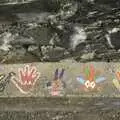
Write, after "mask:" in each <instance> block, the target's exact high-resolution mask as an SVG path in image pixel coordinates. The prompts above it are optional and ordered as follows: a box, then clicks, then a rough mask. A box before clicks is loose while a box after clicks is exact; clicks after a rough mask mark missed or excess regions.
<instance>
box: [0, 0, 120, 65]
mask: <svg viewBox="0 0 120 120" xmlns="http://www.w3.org/2000/svg"><path fill="white" fill-rule="evenodd" d="M7 3H8V2H6V4H5V2H4V4H3V5H2V2H1V7H0V60H1V63H14V62H32V61H50V62H54V61H61V60H63V59H74V60H76V61H80V62H87V61H108V62H109V61H119V56H120V54H119V48H120V45H119V38H120V32H119V31H120V29H119V27H120V7H119V5H120V2H119V1H117V0H111V1H108V0H105V1H100V0H88V1H87V0H86V1H82V0H81V1H74V0H67V1H64V0H63V1H61V0H54V1H53V0H49V1H47V0H40V1H31V2H30V3H22V2H21V3H22V4H17V3H16V4H14V5H13V4H9V5H8V4H7ZM19 3H20V2H19Z"/></svg>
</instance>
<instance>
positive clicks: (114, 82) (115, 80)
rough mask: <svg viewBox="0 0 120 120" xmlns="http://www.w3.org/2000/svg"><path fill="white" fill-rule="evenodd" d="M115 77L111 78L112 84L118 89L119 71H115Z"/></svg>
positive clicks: (119, 82) (119, 86)
mask: <svg viewBox="0 0 120 120" xmlns="http://www.w3.org/2000/svg"><path fill="white" fill-rule="evenodd" d="M115 74H116V78H115V79H113V84H114V86H115V87H116V88H117V89H118V90H119V91H120V71H118V72H116V73H115Z"/></svg>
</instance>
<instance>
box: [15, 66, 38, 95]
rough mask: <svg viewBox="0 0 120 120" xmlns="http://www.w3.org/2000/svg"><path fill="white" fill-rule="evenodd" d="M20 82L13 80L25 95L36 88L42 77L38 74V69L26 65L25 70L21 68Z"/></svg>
mask: <svg viewBox="0 0 120 120" xmlns="http://www.w3.org/2000/svg"><path fill="white" fill-rule="evenodd" d="M18 72H19V81H17V80H15V79H14V80H13V83H14V84H15V85H16V87H17V88H18V89H19V90H20V91H21V92H22V93H24V94H27V93H29V92H30V91H31V90H32V88H33V87H34V85H35V83H36V81H37V79H38V78H39V77H40V73H38V72H37V69H36V67H34V66H29V65H26V66H25V67H24V68H20V69H19V70H18Z"/></svg>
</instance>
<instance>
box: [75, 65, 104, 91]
mask: <svg viewBox="0 0 120 120" xmlns="http://www.w3.org/2000/svg"><path fill="white" fill-rule="evenodd" d="M76 79H77V81H78V82H79V83H80V85H82V86H84V90H85V91H93V90H100V89H101V88H100V87H98V86H99V85H100V83H102V82H104V81H105V80H106V79H105V77H103V76H100V75H98V74H97V71H96V70H95V68H94V66H93V65H90V66H86V67H85V69H84V75H80V76H79V77H77V78H76Z"/></svg>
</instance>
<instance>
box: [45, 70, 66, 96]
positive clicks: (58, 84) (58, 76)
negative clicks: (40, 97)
mask: <svg viewBox="0 0 120 120" xmlns="http://www.w3.org/2000/svg"><path fill="white" fill-rule="evenodd" d="M64 72H65V70H64V69H62V70H61V72H59V70H58V69H56V70H55V73H54V78H53V80H52V81H50V82H48V83H47V88H48V90H49V93H50V95H52V96H62V95H64V88H65V82H64V81H63V76H64Z"/></svg>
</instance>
